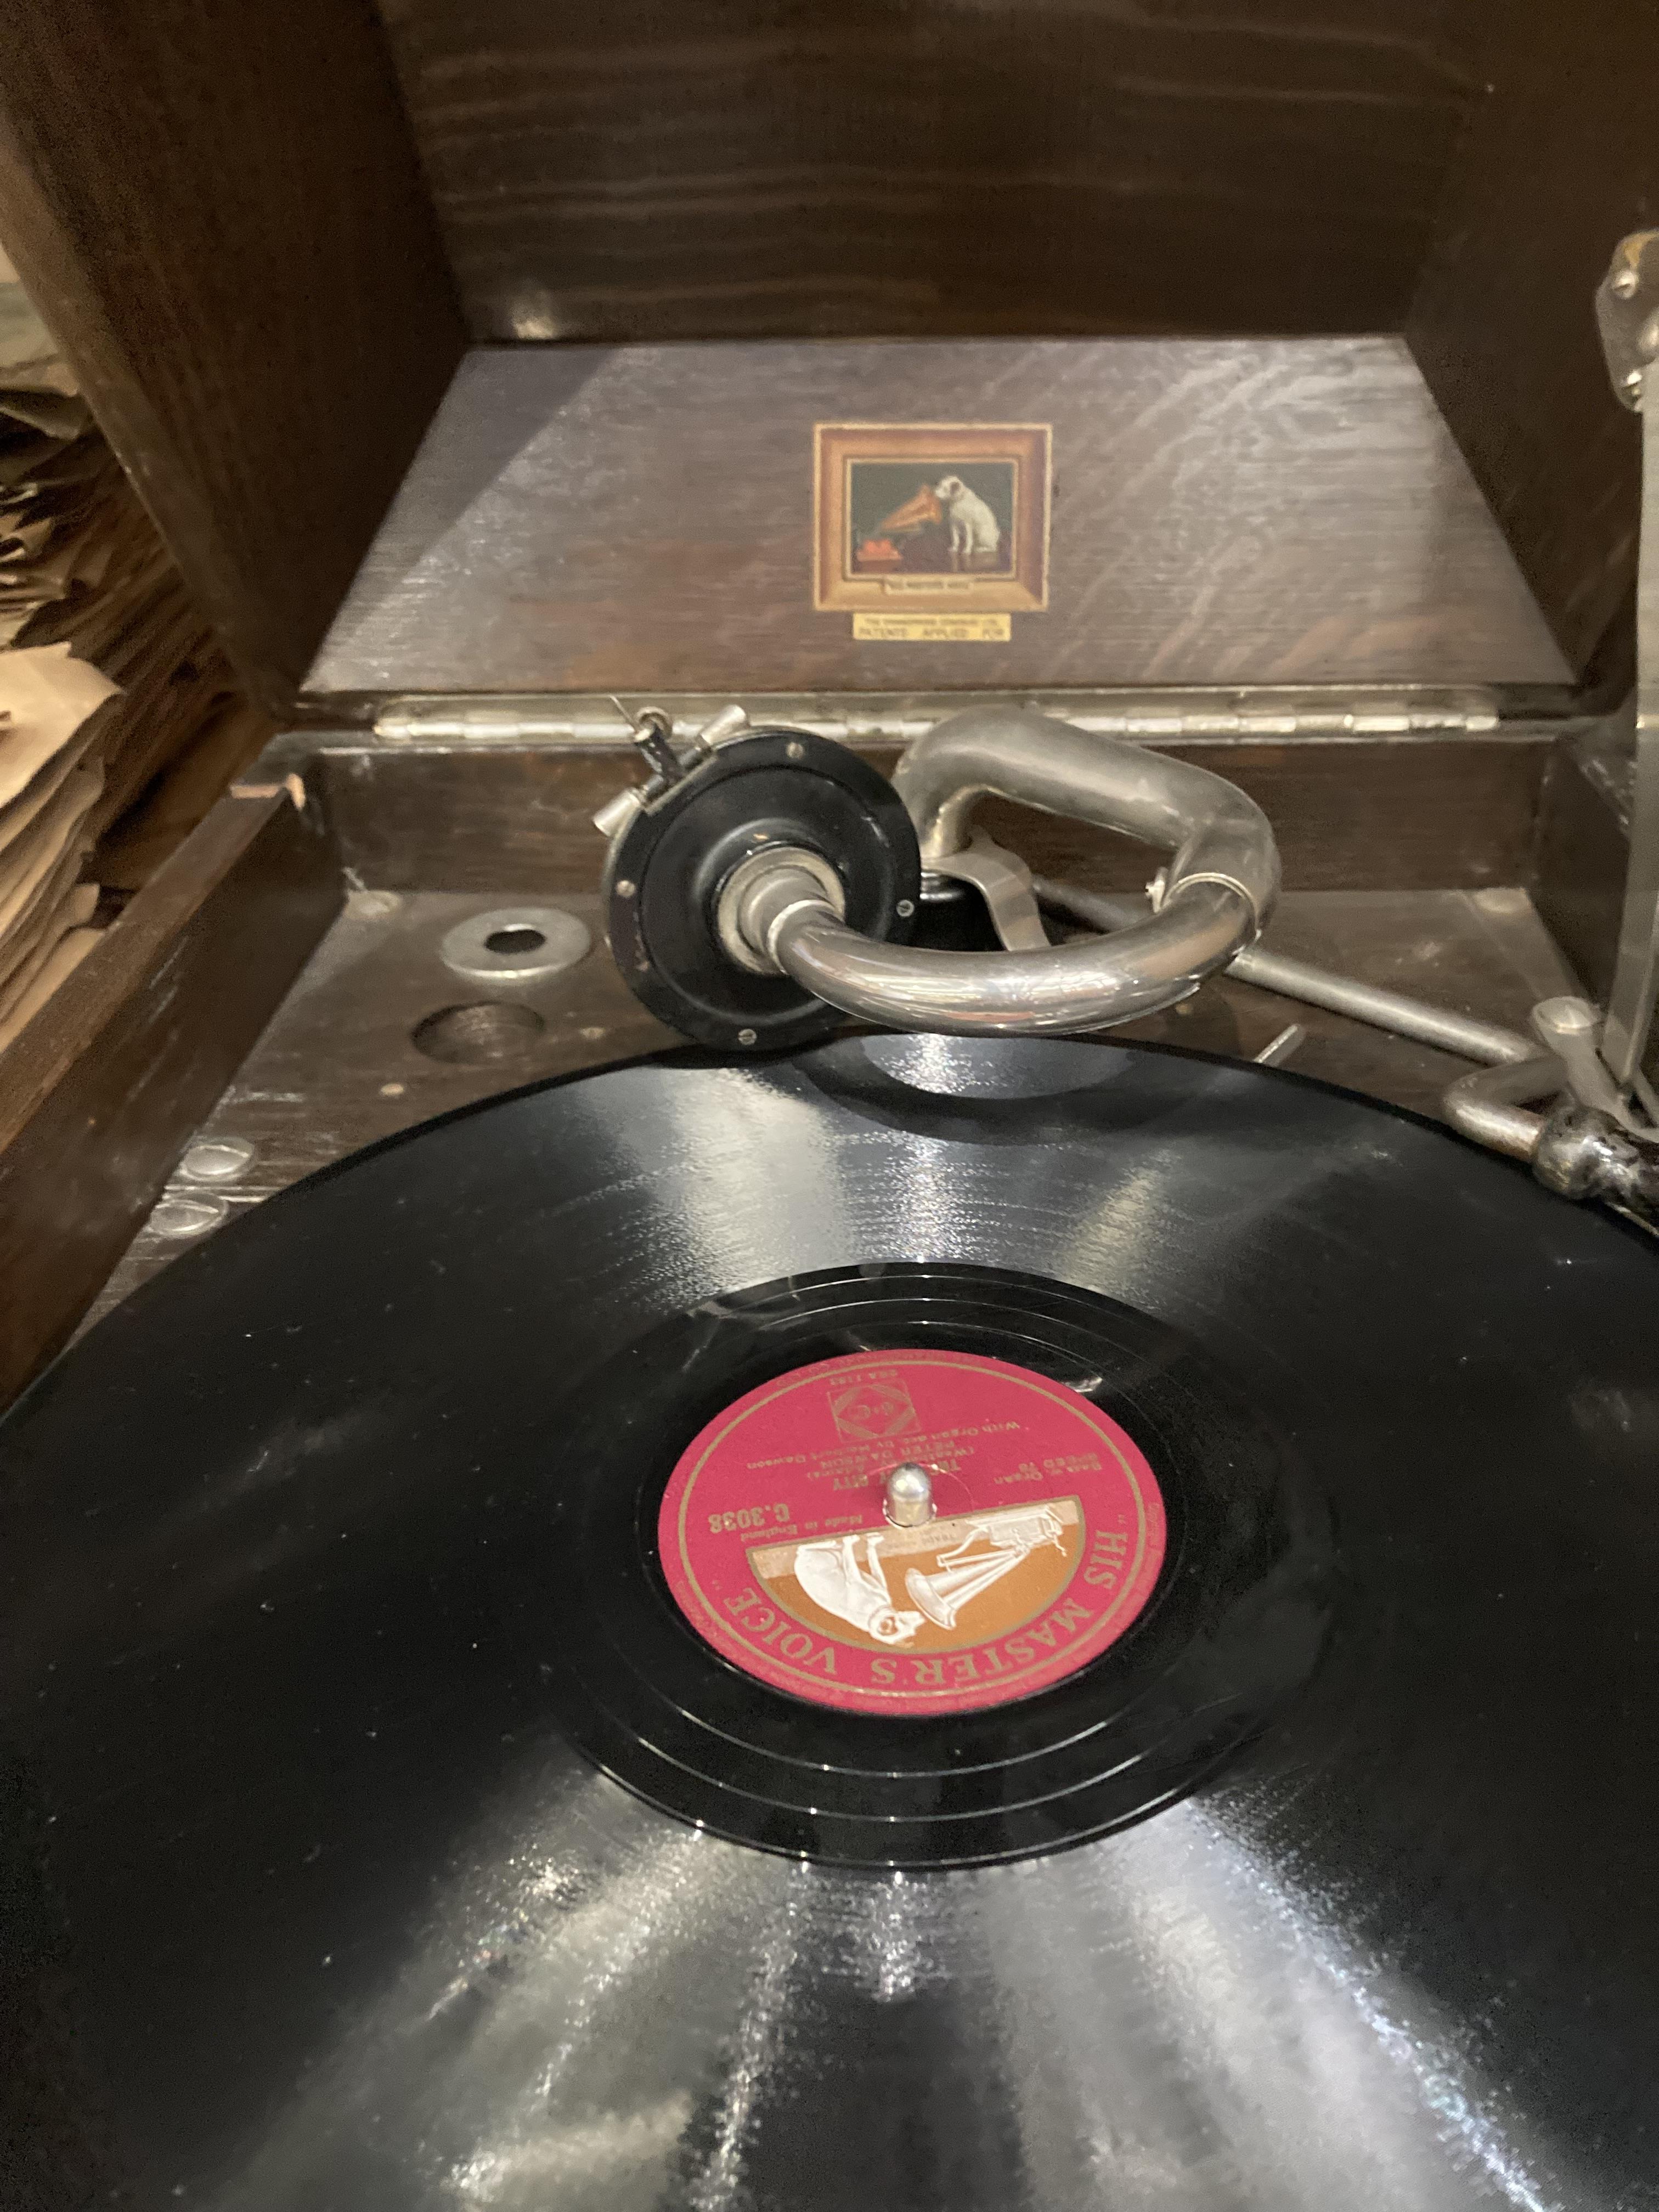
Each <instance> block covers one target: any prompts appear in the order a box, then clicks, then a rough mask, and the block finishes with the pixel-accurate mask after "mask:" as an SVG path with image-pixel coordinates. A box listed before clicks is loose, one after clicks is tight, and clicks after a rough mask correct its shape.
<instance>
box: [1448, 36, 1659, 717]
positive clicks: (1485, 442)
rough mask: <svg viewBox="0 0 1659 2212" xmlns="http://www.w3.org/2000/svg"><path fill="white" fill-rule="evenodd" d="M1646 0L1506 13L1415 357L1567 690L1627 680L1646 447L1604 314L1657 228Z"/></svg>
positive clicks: (1452, 194) (1657, 170) (1656, 46)
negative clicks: (1561, 657) (1522, 577)
mask: <svg viewBox="0 0 1659 2212" xmlns="http://www.w3.org/2000/svg"><path fill="white" fill-rule="evenodd" d="M1656 72H1659V13H1656V11H1655V9H1653V8H1652V6H1650V4H1648V0H1576V4H1574V5H1572V6H1571V7H1563V6H1561V5H1560V4H1559V0H1513V4H1511V5H1510V6H1509V7H1506V8H1504V9H1498V10H1497V11H1496V12H1495V14H1494V15H1493V18H1492V36H1491V38H1490V40H1489V42H1488V46H1487V50H1486V54H1485V56H1484V58H1483V62H1482V69H1481V82H1482V85H1483V87H1484V89H1483V90H1482V92H1481V93H1480V95H1479V97H1478V99H1477V100H1476V102H1475V104H1474V107H1473V110H1472V113H1471V118H1470V122H1469V127H1468V133H1467V136H1466V137H1465V139H1464V142H1463V144H1462V150H1461V154H1460V156H1459V160H1458V163H1457V167H1456V169H1455V173H1454V176H1453V178H1452V181H1451V183H1450V185H1449V190H1448V193H1447V197H1446V201H1445V204H1444V206H1443V210H1442V211H1441V215H1440V219H1439V222H1438V225H1437V233H1436V237H1435V242H1434V246H1433V248H1432V250H1431V253H1430V256H1429V258H1428V260H1427V263H1426V265H1425V270H1424V274H1423V278H1422V282H1421V284H1420V286H1419V290H1418V294H1417V296H1416V300H1415V301H1414V304H1413V308H1412V312H1411V316H1410V319H1409V321H1408V323H1407V335H1408V337H1409V339H1410V343H1411V345H1412V349H1413V353H1414V354H1415V356H1416V358H1417V360H1418V362H1419V363H1420V364H1421V367H1422V369H1423V373H1424V374H1425V377H1426V378H1427V380H1428V382H1429V385H1430V387H1431V390H1432V391H1433V392H1434V395H1435V398H1437V400H1438V402H1439V404H1440V406H1441V408H1442V409H1443V411H1444V414H1445V416H1446V419H1447V420H1448V422H1449V423H1450V425H1451V427H1452V428H1453V430H1454V431H1455V433H1456V435H1457V438H1458V440H1459V441H1460V443H1461V444H1462V448H1463V451H1464V453H1466V454H1467V455H1468V459H1469V462H1470V465H1471V466H1472V467H1473V469H1474V474H1475V477H1476V479H1477V481H1478V482H1479V483H1480V486H1481V488H1482V489H1483V490H1484V491H1485V493H1486V497H1487V498H1488V500H1489V501H1491V502H1492V508H1493V511H1494V512H1495V513H1496V514H1497V515H1498V519H1499V520H1500V521H1501V523H1502V524H1503V526H1504V530H1505V531H1506V532H1507V533H1508V536H1509V538H1510V544H1512V545H1513V546H1514V548H1515V550H1516V555H1517V556H1518V558H1519V560H1520V562H1521V566H1522V569H1523V570H1524V572H1525V574H1526V575H1527V577H1528V580H1529V581H1530V583H1531V585H1532V587H1533V590H1534V592H1535V594H1536V595H1537V598H1538V599H1539V601H1540V602H1541V605H1542V606H1543V607H1544V609H1545V611H1546V612H1547V615H1548V617H1549V619H1550V620H1551V622H1552V623H1553V626H1554V631H1555V635H1556V637H1557V639H1558V641H1559V643H1560V646H1561V649H1562V651H1563V653H1565V656H1566V658H1567V659H1568V661H1569V662H1570V663H1571V666H1572V668H1573V670H1574V671H1575V672H1580V671H1593V672H1594V673H1595V674H1596V675H1597V676H1598V677H1599V678H1600V679H1601V682H1602V683H1603V684H1605V685H1607V686H1608V687H1610V689H1611V691H1612V696H1613V697H1616V696H1617V686H1618V684H1619V679H1620V675H1621V674H1624V675H1626V676H1627V673H1628V669H1629V659H1630V647H1629V637H1630V630H1631V628H1632V584H1633V579H1634V575H1635V568H1636V524H1637V513H1638V501H1639V496H1640V445H1639V441H1638V434H1637V433H1638V426H1637V422H1636V418H1635V416H1632V415H1630V414H1627V413H1626V410H1624V409H1623V408H1622V407H1621V406H1620V405H1619V404H1618V402H1617V401H1616V400H1615V399H1614V398H1613V392H1612V390H1611V388H1610V386H1609V384H1608V381H1607V369H1606V368H1605V366H1604V365H1603V362H1602V357H1601V344H1600V342H1599V340H1598V338H1597V336H1596V330H1595V313H1594V310H1593V307H1592V301H1593V299H1594V296H1595V288H1596V286H1597V285H1598V284H1599V283H1600V282H1601V278H1602V276H1604V275H1605V274H1606V272H1607V264H1608V262H1609V261H1610V259H1611V258H1612V255H1613V247H1614V246H1616V245H1617V244H1618V242H1619V240H1620V238H1622V237H1623V236H1624V235H1625V234H1626V232H1627V231H1632V230H1638V229H1642V228H1646V227H1647V226H1649V225H1651V224H1653V223H1655V222H1659V161H1656V160H1655V156H1654V131H1653V90H1654V84H1655V82H1656Z"/></svg>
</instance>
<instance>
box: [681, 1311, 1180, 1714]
mask: <svg viewBox="0 0 1659 2212" xmlns="http://www.w3.org/2000/svg"><path fill="white" fill-rule="evenodd" d="M902 1461H903V1462H915V1463H917V1464H919V1465H921V1467H923V1468H926V1469H927V1470H928V1471H929V1472H930V1473H931V1474H932V1475H933V1484H934V1497H935V1500H936V1502H937V1504H938V1506H939V1509H940V1515H941V1517H938V1518H935V1519H934V1520H933V1521H932V1522H929V1523H927V1524H926V1525H924V1526H921V1527H919V1528H895V1527H893V1526H891V1525H890V1522H888V1520H887V1518H886V1516H885V1515H884V1510H883V1508H884V1479H885V1477H886V1475H887V1474H888V1473H889V1472H890V1470H891V1469H892V1468H893V1467H894V1466H895V1465H896V1463H897V1462H902ZM658 1542H659V1548H660V1552H661V1555H662V1559H663V1565H664V1571H665V1573H666V1575H667V1577H668V1582H669V1587H670V1588H671V1589H672V1591H673V1593H674V1595H675V1598H676V1599H677V1601H678V1603H679V1605H680V1607H681V1608H682V1609H683V1611H684V1613H685V1615H686V1618H687V1619H688V1620H690V1622H691V1624H692V1626H694V1627H695V1628H696V1630H697V1632H698V1633H699V1634H700V1635H702V1636H703V1637H704V1638H707V1640H708V1642H709V1643H710V1644H713V1645H714V1648H715V1650H718V1651H720V1652H722V1653H723V1654H724V1655H725V1656H726V1657H727V1658H729V1659H731V1660H732V1661H733V1662H734V1663H735V1664H737V1665H738V1666H739V1667H741V1668H744V1670H745V1672H747V1673H749V1674H753V1675H755V1676H756V1677H757V1680H762V1681H765V1682H769V1683H771V1684H772V1685H773V1686H775V1687H777V1688H780V1689H785V1690H788V1691H790V1692H793V1694H794V1695H795V1696H797V1697H801V1698H806V1699H811V1701H812V1702H813V1703H815V1704H818V1705H835V1706H840V1707H842V1708H845V1709H847V1710H849V1711H858V1710H863V1709H867V1710H872V1711H873V1710H879V1711H885V1712H889V1713H899V1714H903V1713H909V1714H921V1713H928V1712H970V1711H980V1710H981V1709H983V1708H985V1707H987V1706H991V1705H1004V1704H1006V1703H1007V1702H1008V1701H1009V1700H1010V1699H1015V1698H1024V1697H1029V1696H1030V1695H1032V1694H1033V1693H1034V1692H1036V1691H1038V1690H1041V1689H1045V1688H1047V1687H1048V1686H1049V1685H1050V1684H1051V1683H1054V1682H1057V1681H1060V1680H1063V1679H1064V1678H1065V1677H1066V1675H1068V1674H1073V1673H1074V1672H1075V1671H1076V1669H1077V1668H1079V1667H1081V1666H1084V1665H1085V1664H1086V1663H1087V1662H1089V1661H1090V1660H1091V1659H1093V1658H1096V1657H1097V1656H1098V1655H1099V1654H1100V1653H1101V1652H1102V1651H1103V1650H1106V1649H1107V1647H1108V1646H1109V1644H1112V1643H1114V1642H1115V1640H1116V1639H1117V1638H1118V1637H1120V1636H1121V1635H1122V1633H1123V1632H1124V1631H1125V1630H1126V1629H1127V1628H1128V1627H1129V1626H1130V1625H1131V1623H1132V1622H1133V1620H1134V1619H1135V1617H1136V1615H1137V1614H1138V1613H1139V1611H1140V1609H1141V1607H1143V1606H1144V1605H1145V1603H1146V1599H1147V1597H1148V1596H1149V1595H1151V1592H1152V1588H1153V1585H1154V1584H1155V1583H1156V1582H1157V1580H1158V1570H1159V1567H1160V1566H1161V1565H1162V1562H1163V1558H1164V1507H1163V1501H1162V1498H1160V1496H1159V1494H1158V1484H1157V1481H1156V1480H1155V1478H1154V1477H1153V1474H1152V1469H1151V1468H1150V1467H1149V1466H1148V1465H1147V1462H1146V1457H1145V1455H1144V1454H1143V1453H1142V1452H1141V1450H1140V1449H1139V1446H1138V1445H1137V1444H1136V1443H1135V1442H1134V1441H1133V1438H1132V1437H1130V1436H1129V1435H1128V1434H1127V1431H1125V1430H1124V1429H1122V1428H1121V1426H1120V1425H1119V1424H1118V1423H1116V1422H1115V1421H1114V1420H1112V1419H1110V1418H1109V1416H1108V1415H1107V1414H1105V1413H1102V1412H1101V1411H1100V1410H1099V1408H1098V1407H1095V1406H1091V1404H1090V1403H1089V1401H1087V1399H1085V1398H1084V1397H1081V1396H1080V1395H1079V1394H1078V1392H1077V1391H1075V1390H1073V1389H1066V1387H1065V1386H1064V1385H1063V1384H1059V1383H1052V1382H1049V1381H1048V1380H1046V1379H1045V1378H1044V1377H1042V1376H1038V1375H1034V1374H1031V1373H1030V1372H1029V1371H1027V1370H1024V1369H1022V1368H1018V1367H1015V1366H1013V1365H1012V1364H1010V1363H1009V1362H1007V1361H1006V1360H998V1359H989V1358H985V1357H983V1356H982V1355H975V1354H970V1353H965V1352H955V1353H951V1352H939V1351H924V1350H919V1349H914V1348H908V1347H907V1348H904V1349H901V1350H897V1351H895V1352H890V1353H884V1354H881V1355H878V1356H877V1357H873V1358H872V1357H867V1356H854V1357H848V1358H837V1359H828V1360H822V1361H818V1362H816V1363H814V1364H811V1366H807V1367H804V1368H800V1369H798V1370H794V1371H793V1372H792V1373H790V1374H787V1375H785V1376H780V1377H779V1378H778V1379H777V1380H775V1381H774V1382H771V1383H766V1384H763V1386H762V1387H761V1388H759V1389H755V1390H751V1391H750V1392H748V1393H746V1394H745V1395H744V1396H743V1397H742V1398H740V1399H739V1400H738V1401H737V1402H736V1403H735V1404H734V1405H732V1406H729V1407H726V1410H725V1411H724V1412H723V1413H720V1414H719V1415H717V1416H716V1417H715V1419H714V1420H713V1421H711V1422H710V1423H709V1424H708V1426H707V1427H706V1428H705V1429H704V1430H703V1431H702V1433H701V1434H700V1435H699V1436H698V1437H696V1438H695V1439H694V1441H693V1442H692V1443H690V1445H689V1446H688V1447H687V1449H686V1450H685V1452H684V1454H683V1455H682V1456H681V1459H680V1462H679V1464H678V1467H677V1468H676V1469H675V1471H674V1474H673V1476H672V1477H671V1480H670V1482H669V1485H668V1488H667V1491H666V1492H665V1495H664V1498H663V1503H662V1510H661V1513H660V1516H659V1531H658Z"/></svg>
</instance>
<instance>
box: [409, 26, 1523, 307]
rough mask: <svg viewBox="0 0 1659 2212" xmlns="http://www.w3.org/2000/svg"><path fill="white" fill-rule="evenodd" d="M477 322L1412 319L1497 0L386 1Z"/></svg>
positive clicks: (424, 152)
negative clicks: (1473, 56)
mask: <svg viewBox="0 0 1659 2212" xmlns="http://www.w3.org/2000/svg"><path fill="white" fill-rule="evenodd" d="M381 12H382V15H384V17H385V20H386V25H387V28H388V31H389V33H390V36H391V40H392V46H393V50H394V52H395V53H396V55H397V58H398V67H399V70H400V71H401V74H402V78H403V83H404V94H405V97H406V99H407V100H408V104H409V108H410V115H411V118H412V119H413V124H414V128H415V132H416V137H417V139H418V140H419V143H420V146H421V150H422V156H423V158H424V160H425V162H426V166H427V170H428V175H429V177H430V179H431V181H432V189H433V193H434V197H435V202H436V204H437V208H438V211H439V214H440V216H441V220H442V222H443V226H444V231H445V235H446V237H447V240H448V243H449V250H450V254H451V258H452V259H453V263H454V265H455V269H456V270H457V273H458V276H459V281H460V285H461V289H462V293H463V295H464V297H465V301H466V306H467V312H468V314H469V317H470V319H471V324H472V327H473V329H474V331H475V332H476V333H477V335H478V336H480V337H491V338H513V337H519V338H526V337H527V338H549V337H608V338H623V337H629V338H665V337H738V336H769V337H775V336H787V337H805V336H807V335H811V334H818V335H829V334H831V333H844V334H847V335H851V336H870V335H878V336H896V335H902V334H907V333H917V334H945V333H950V334H966V335H975V336H984V335H988V334H991V333H994V332H998V331H1012V332H1019V333H1028V334H1029V333H1034V332H1044V333H1049V334H1057V333H1061V332H1103V331H1157V332H1169V331H1181V332H1200V331H1370V330H1379V329H1390V328H1396V327H1398V325H1399V322H1400V320H1401V316H1402V314H1403V313H1404V310H1405V307H1406V303H1407V299H1408V298H1409V295H1410V290H1411V285H1412V282H1413V275H1414V272H1415V270H1416V266H1417V264H1418V261H1419V257H1420V253H1421V251H1422V247H1423V244H1424V240H1425V236H1426V233H1427V229H1428V225H1429V221H1430V217H1431V214H1432V210H1433V207H1434V203H1435V196H1436V193H1437V189H1438V186H1439V183H1440V179H1441V175H1442V172H1443V167H1444V164H1445V161H1446V159H1447V156H1448V154H1449V150H1450V148H1451V146H1452V143H1453V140H1454V137H1455V132H1456V130H1457V127H1458V124H1459V120H1460V118H1461V115H1462V107H1463V103H1464V99H1465V95H1466V93H1467V90H1468V85H1469V82H1470V77H1469V71H1468V58H1467V47H1468V43H1469V37H1470V31H1471V27H1472V24H1473V22H1474V19H1475V18H1476V17H1477V16H1478V15H1479V14H1480V9H1476V8H1474V7H1472V6H1471V5H1470V4H1469V0H1285V4H1280V5H1278V6H1276V7H1274V8H1273V9H1263V8H1262V7H1261V4H1260V0H1160V4H1158V6H1156V7H1141V6H1133V7H1131V6H1124V5H1119V4H1107V5H1102V4H1098V0H1091V4H1085V5H1082V6H1079V5H1078V4H1076V0H975V4H974V5H972V6H967V7H964V6H963V5H961V4H959V0H592V4H590V5H588V6H586V7H585V8H583V9H577V10H571V9H562V8H550V7H548V6H547V5H545V4H544V0H381Z"/></svg>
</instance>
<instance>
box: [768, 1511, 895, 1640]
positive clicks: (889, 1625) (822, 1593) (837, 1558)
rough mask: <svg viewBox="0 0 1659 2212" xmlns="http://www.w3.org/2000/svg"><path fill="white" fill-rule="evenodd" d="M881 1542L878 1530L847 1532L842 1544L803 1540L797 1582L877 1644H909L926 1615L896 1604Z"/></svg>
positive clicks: (815, 1601) (797, 1558)
mask: <svg viewBox="0 0 1659 2212" xmlns="http://www.w3.org/2000/svg"><path fill="white" fill-rule="evenodd" d="M880 1542H881V1531H880V1530H879V1529H877V1530H876V1531H875V1533H874V1534H872V1535H867V1536H843V1537H842V1538H841V1539H840V1541H838V1542H837V1541H834V1540H833V1539H832V1540H831V1541H829V1542H828V1543H824V1544H803V1545H802V1546H801V1547H800V1548H799V1550H798V1551H797V1553H795V1580H796V1581H797V1582H798V1583H799V1584H800V1586H801V1588H802V1589H804V1590H805V1592H806V1595H807V1596H808V1597H810V1598H811V1601H812V1602H813V1604H814V1605H817V1606H822V1607H823V1610H824V1611H825V1612H826V1613H834V1614H835V1616H836V1619H837V1620H845V1621H848V1622H850V1623H851V1625H852V1626H854V1628H861V1629H862V1630H863V1631H864V1633H865V1634H866V1636H871V1637H873V1638H875V1640H876V1642H877V1643H878V1644H908V1642H909V1641H910V1638H912V1637H913V1636H914V1635H915V1632H916V1631H917V1629H919V1628H920V1627H921V1621H922V1616H921V1613H902V1612H901V1611H900V1610H899V1608H898V1607H896V1605H895V1604H894V1602H893V1593H892V1592H891V1590H890V1589H888V1587H887V1576H886V1573H885V1571H884V1569H883V1568H882V1567H881V1565H879V1564H878V1558H877V1551H876V1547H877V1546H878V1544H879V1543H880ZM860 1544H862V1545H863V1546H864V1564H863V1565H860V1564H859V1555H858V1547H859V1546H860Z"/></svg>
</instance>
